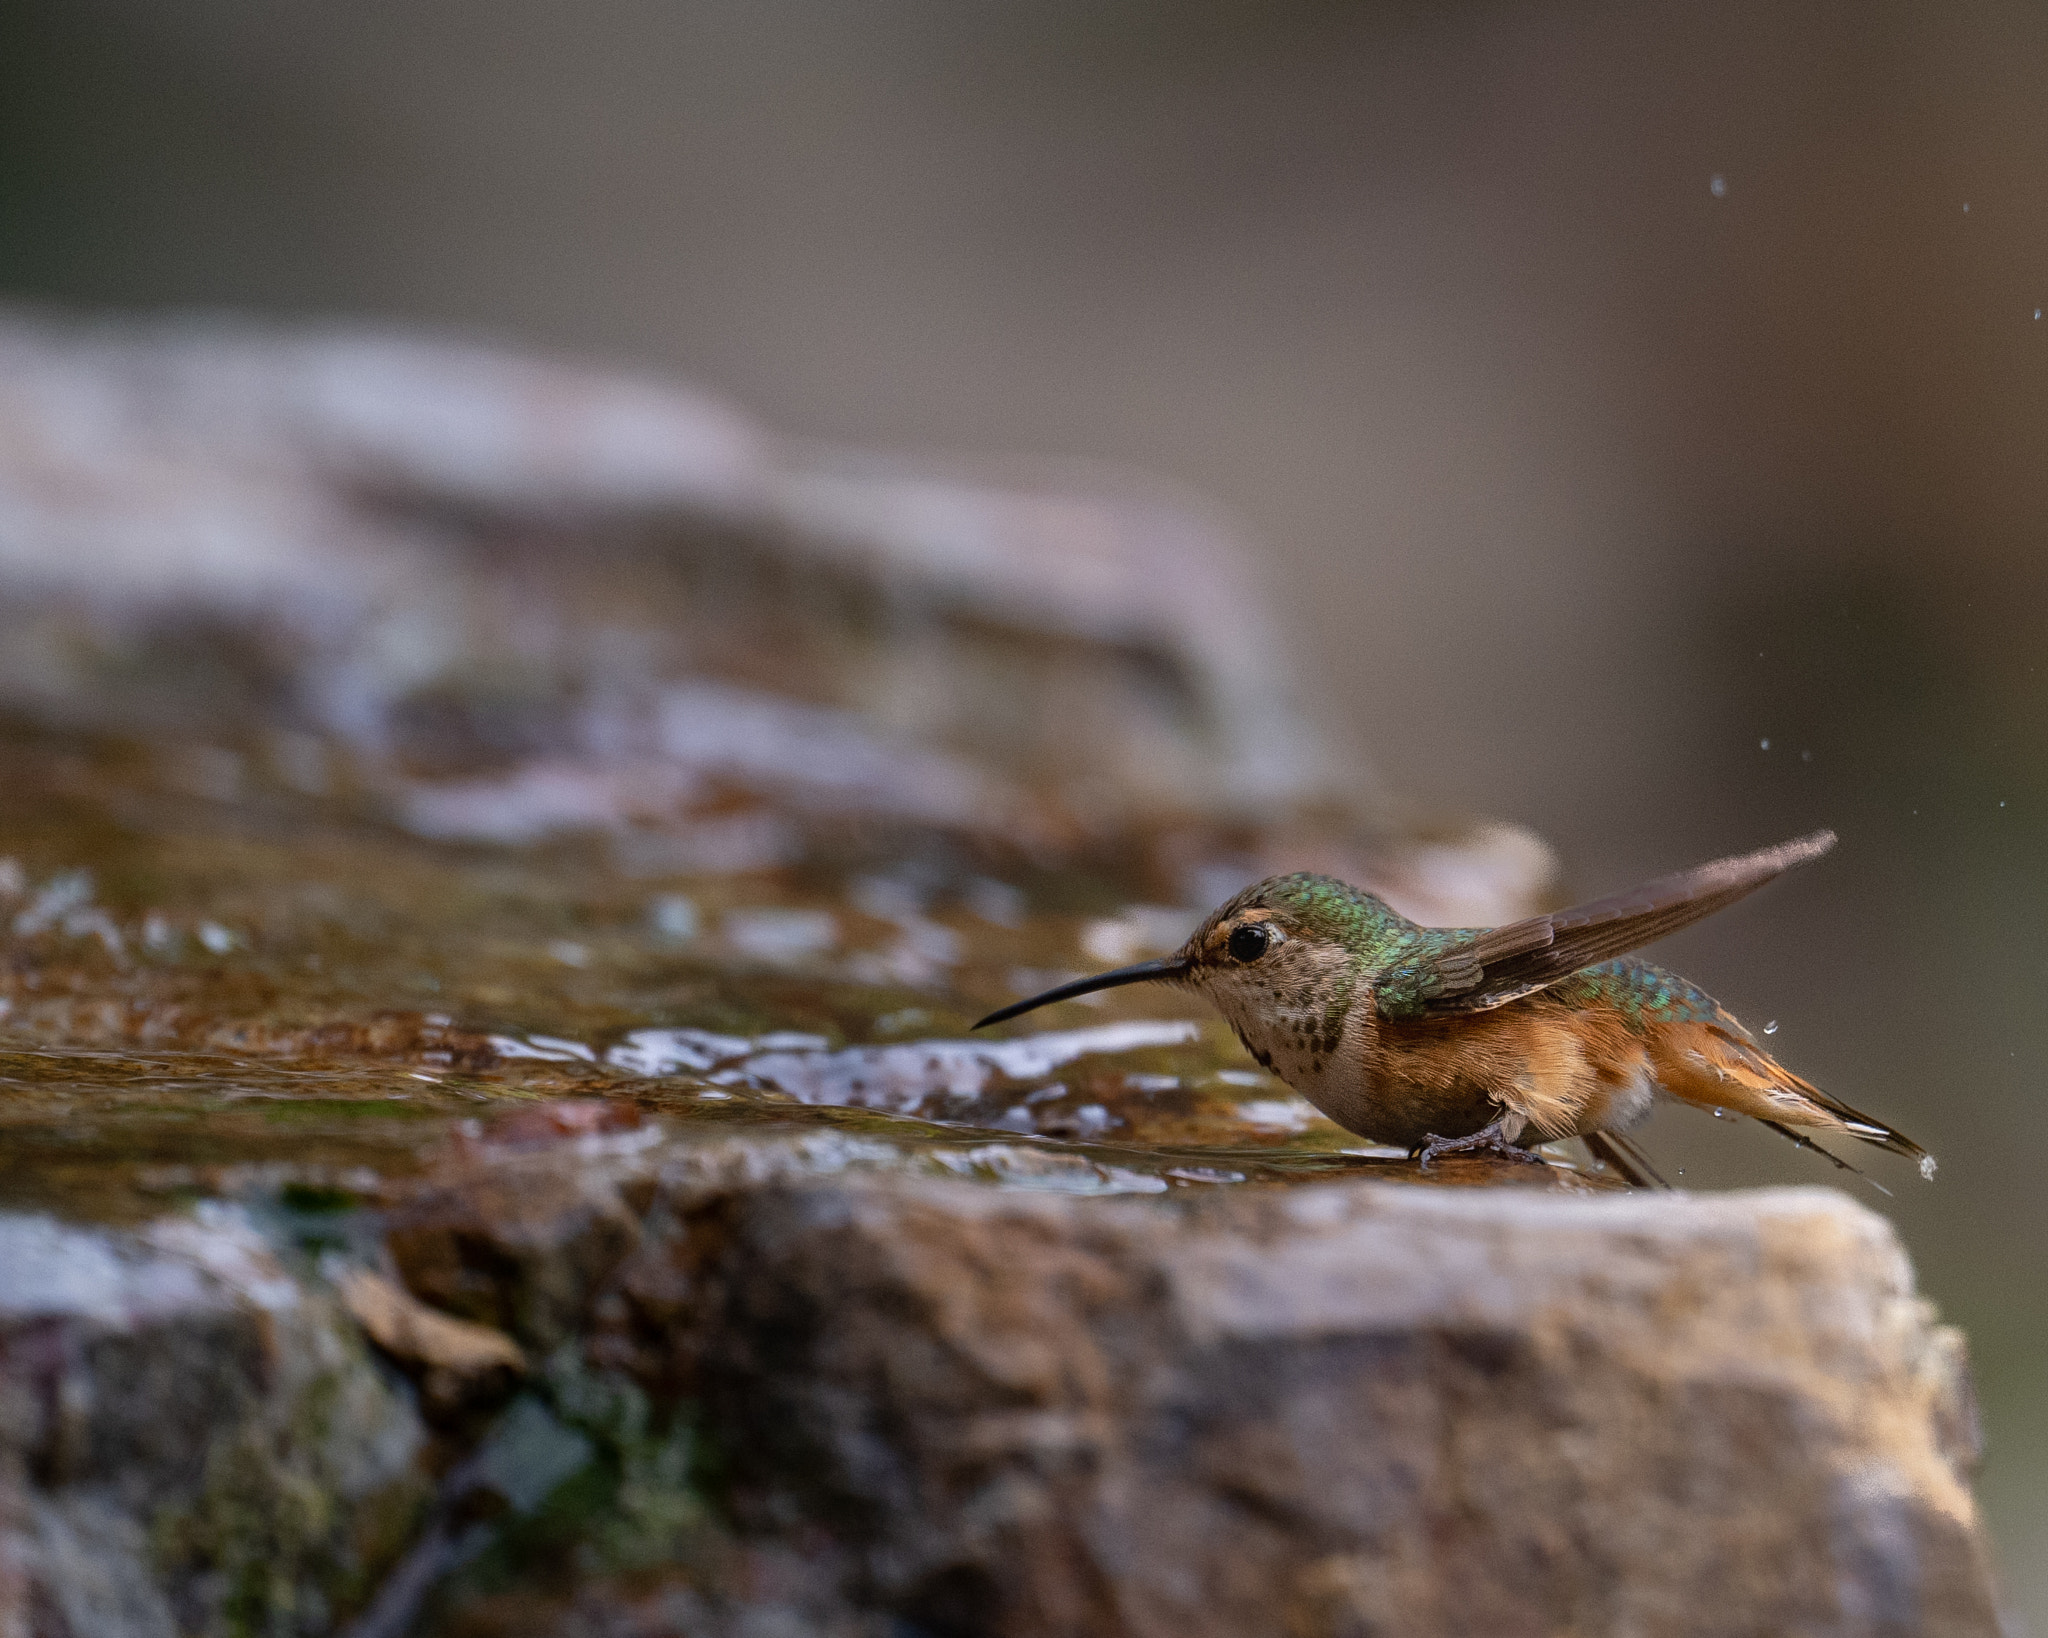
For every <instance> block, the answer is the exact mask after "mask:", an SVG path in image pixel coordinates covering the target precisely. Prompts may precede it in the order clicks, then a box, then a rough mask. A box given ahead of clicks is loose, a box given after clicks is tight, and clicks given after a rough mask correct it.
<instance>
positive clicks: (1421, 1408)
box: [698, 1185, 1996, 1638]
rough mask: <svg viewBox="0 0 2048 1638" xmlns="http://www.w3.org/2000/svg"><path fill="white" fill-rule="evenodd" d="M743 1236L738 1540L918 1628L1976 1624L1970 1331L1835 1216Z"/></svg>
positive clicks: (866, 1195)
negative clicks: (840, 1578) (763, 1536)
mask: <svg viewBox="0 0 2048 1638" xmlns="http://www.w3.org/2000/svg"><path fill="white" fill-rule="evenodd" d="M725 1233H726V1236H727V1237H726V1239H725V1242H724V1244H723V1246H722V1247H721V1248H720V1249H719V1251H718V1252H717V1254H716V1256H715V1259H714V1261H713V1264H712V1269H713V1270H714V1272H713V1273H712V1275H711V1276H710V1278H711V1281H712V1283H713V1285H714V1287H715V1292H716V1295H715V1298H714V1299H713V1300H714V1303H715V1306H714V1307H713V1309H712V1314H711V1319H710V1323H709V1325H708V1326H706V1327H705V1328H704V1330H703V1331H702V1337H703V1341H702V1344H701V1346H702V1347H703V1348H704V1349H705V1356H704V1365H703V1367H702V1368H703V1370H704V1372H705V1387H704V1391H705V1392H706V1393H707V1394H709V1395H710V1398H711V1402H712V1403H713V1404H715V1405H716V1406H718V1407H719V1409H720V1412H721V1420H722V1422H723V1423H724V1425H726V1426H728V1427H731V1428H734V1429H743V1430H744V1433H743V1434H739V1435H737V1437H741V1438H743V1439H744V1440H745V1441H746V1446H747V1448H749V1450H750V1454H751V1456H752V1458H753V1460H752V1461H750V1462H749V1463H747V1464H746V1466H747V1467H749V1468H752V1469H753V1471H752V1472H750V1473H748V1475H747V1477H746V1478H745V1479H743V1480H742V1499H741V1507H742V1511H743V1513H745V1514H748V1515H751V1516H754V1517H758V1518H760V1519H762V1520H773V1519H778V1518H781V1517H783V1516H785V1514H786V1513H787V1512H788V1511H792V1510H794V1511H798V1512H801V1513H802V1514H804V1515H806V1516H809V1517H814V1518H817V1519H820V1520H823V1521H827V1524H828V1528H830V1529H832V1530H833V1531H834V1532H835V1534H836V1535H837V1537H838V1539H839V1540H840V1541H841V1542H842V1544H843V1551H844V1552H845V1554H846V1562H847V1564H848V1567H849V1571H850V1573H851V1577H852V1581H853V1584H854V1585H856V1586H858V1587H860V1588H861V1589H862V1590H863V1591H864V1592H865V1593H866V1595H867V1596H870V1597H873V1598H875V1599H878V1600H880V1601H881V1602H883V1603H885V1604H887V1605H890V1606H893V1607H895V1608H898V1609H900V1610H903V1611H905V1612H907V1613H908V1614H909V1615H910V1616H911V1618H912V1619H913V1620H919V1619H922V1620H923V1622H924V1624H926V1625H928V1626H929V1627H931V1628H932V1629H933V1630H935V1631H940V1632H945V1631H960V1632H968V1631H972V1632H986V1633H1004V1634H1020V1635H1021V1634H1027V1633H1048V1632H1060V1633H1103V1634H1108V1633H1133V1634H1162V1635H1163V1634H1168V1633H1173V1634H1180V1635H1186V1634H1191V1633H1216V1634H1219V1635H1221V1634H1237V1635H1251V1634H1268V1633H1270V1634H1275V1635H1288V1638H1296V1635H1301V1638H1306V1635H1310V1634H1315V1635H1323V1634H1329V1635H1337V1634H1365V1633H1387V1634H1402V1635H1423V1634H1431V1633H1444V1634H1454V1633H1456V1634H1463V1633H1473V1632H1486V1633H1497V1634H1509V1633H1530V1634H1538V1633H1558V1632H1588V1633H1591V1632H1600V1633H1640V1634H1665V1633H1668V1634H1680V1633H1683V1634H1710V1633H1711V1634H1723V1633H1725V1634H1729V1635H1731V1638H1732V1635H1735V1634H1754V1633H1763V1632H1800V1633H1814V1634H1819V1633H1841V1634H1850V1633H1857V1634H1862V1633H1881V1632H1882V1633H1894V1632H1895V1633H1902V1634H1903V1633H1915V1634H1935V1633H1953V1634H1964V1633H1986V1632H1990V1631H1993V1630H1995V1625H1996V1623H1995V1620H1994V1616H1993V1610H1992V1606H1991V1602H1990V1599H1989V1596H1988V1592H1987V1582H1986V1573H1985V1565H1984V1560H1983V1551H1982V1545H1981V1542H1980V1540H1979V1537H1978V1535H1977V1529H1976V1522H1975V1514H1974V1510H1973V1507H1972V1504H1971V1500H1970V1495H1969V1491H1968V1488H1967V1484H1966V1481H1965V1479H1964V1476H1963V1475H1964V1472H1965V1469H1966V1466H1967V1463H1968V1461H1969V1459H1970V1456H1971V1454H1972V1452H1971V1449H1970V1443H1969V1440H1970V1433H1969V1428H1970V1411H1969V1405H1968V1389H1967V1385H1966V1383H1965V1380H1964V1378H1963V1374H1962V1371H1961V1368H1960V1358H1959V1354H1958V1338H1957V1337H1956V1336H1955V1334H1954V1333H1952V1332H1947V1331H1943V1330H1941V1329H1939V1328H1937V1327H1934V1326H1932V1325H1931V1324H1930V1320H1929V1315H1928V1312H1927V1310H1926V1308H1925V1305H1923V1304H1922V1303H1920V1302H1918V1301H1917V1300H1916V1299H1915V1298H1914V1296H1913V1292H1912V1286H1911V1282H1910V1277H1909V1274H1908V1271H1907V1269H1906V1266H1905V1263H1904V1260H1903V1258H1902V1257H1901V1255H1900V1252H1899V1249H1898V1247H1897V1245H1896V1243H1895V1242H1894V1240H1893V1239H1892V1237H1891V1234H1890V1233H1889V1231H1888V1229H1887V1228H1886V1227H1885V1226H1884V1225H1883V1223H1882V1222H1881V1221H1880V1220H1879V1219H1877V1218H1875V1217H1874V1216H1872V1215H1871V1214H1869V1213H1867V1212H1865V1211H1862V1210H1860V1209H1858V1208H1856V1207H1854V1206H1852V1205H1850V1204H1849V1203H1848V1202H1847V1201H1846V1200H1844V1199H1843V1198H1842V1197H1840V1196H1838V1195H1835V1194H1833V1193H1831V1192H1827V1191H1820V1190H1808V1191H1797V1192H1781V1193H1770V1194H1759V1195H1754V1196H1746V1197H1724V1198H1721V1199H1717V1200H1709V1199H1691V1200H1667V1199H1652V1200H1644V1199H1603V1200H1584V1201H1581V1200H1570V1199H1559V1198H1556V1197H1548V1196H1540V1195H1524V1194H1517V1193H1509V1192H1489V1193H1484V1194H1459V1195H1449V1194H1438V1193H1433V1192H1423V1191H1418V1190H1407V1189H1399V1188H1388V1187H1364V1188H1352V1189H1339V1188H1315V1189H1304V1190H1301V1191H1297V1192H1295V1193H1293V1194H1291V1195H1285V1196H1279V1197H1274V1196H1266V1197H1263V1198H1261V1197H1256V1196H1251V1197H1247V1196H1238V1197H1234V1198H1228V1199H1219V1198H1214V1197H1211V1198H1209V1199H1206V1200H1204V1201H1202V1202H1201V1203H1200V1204H1199V1205H1198V1206H1192V1207H1189V1208H1186V1209H1175V1208H1173V1207H1168V1206H1164V1205H1159V1204H1147V1205H1140V1204H1136V1203H1131V1204H1122V1203H1107V1202H1087V1203H1077V1202H1073V1201H1067V1200H1051V1199H1045V1198H1038V1199H1020V1198H1015V1197H1004V1196H996V1195H991V1194H989V1193H986V1192H977V1191H972V1190H966V1189H961V1188H957V1187H954V1188H948V1187H943V1186H924V1187H904V1186H900V1185H898V1186H888V1187H881V1186H876V1187H867V1188H858V1189H845V1188H835V1189H831V1190H817V1189H811V1190H799V1191H789V1192H783V1193H780V1194H777V1195H773V1196H767V1197H762V1198H760V1199H757V1200H753V1201H750V1202H747V1203H746V1204H745V1205H744V1206H741V1207H739V1208H738V1209H737V1210H736V1212H735V1214H734V1215H733V1217H732V1218H731V1219H730V1220H729V1221H728V1222H727V1223H726V1224H725ZM698 1323H699V1324H701V1323H702V1322H701V1320H700V1321H699V1322H698Z"/></svg>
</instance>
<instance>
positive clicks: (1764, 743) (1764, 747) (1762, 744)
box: [1756, 655, 1771, 751]
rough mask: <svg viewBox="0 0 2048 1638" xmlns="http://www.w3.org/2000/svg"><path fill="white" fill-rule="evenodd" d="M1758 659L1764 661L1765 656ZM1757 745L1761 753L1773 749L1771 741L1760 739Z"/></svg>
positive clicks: (1759, 656)
mask: <svg viewBox="0 0 2048 1638" xmlns="http://www.w3.org/2000/svg"><path fill="white" fill-rule="evenodd" d="M1757 658H1758V659H1762V658H1763V656H1762V655H1758V656H1757ZM1756 744H1757V749H1758V750H1760V751H1768V750H1769V749H1770V748H1771V742H1770V741H1769V740H1767V739H1760V740H1758V741H1757V742H1756Z"/></svg>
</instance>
